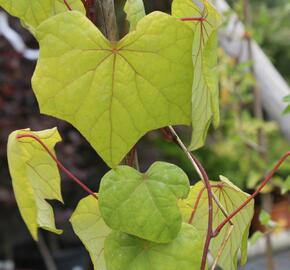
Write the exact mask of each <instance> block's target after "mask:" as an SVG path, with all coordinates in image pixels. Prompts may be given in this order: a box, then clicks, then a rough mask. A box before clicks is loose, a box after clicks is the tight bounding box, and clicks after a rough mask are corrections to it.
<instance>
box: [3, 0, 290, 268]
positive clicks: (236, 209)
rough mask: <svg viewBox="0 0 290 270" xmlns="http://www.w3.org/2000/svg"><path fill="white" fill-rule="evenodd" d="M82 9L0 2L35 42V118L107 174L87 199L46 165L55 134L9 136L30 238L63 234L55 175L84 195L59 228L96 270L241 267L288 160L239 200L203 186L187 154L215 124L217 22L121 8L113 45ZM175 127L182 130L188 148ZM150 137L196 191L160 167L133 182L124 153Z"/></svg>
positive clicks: (183, 9)
mask: <svg viewBox="0 0 290 270" xmlns="http://www.w3.org/2000/svg"><path fill="white" fill-rule="evenodd" d="M93 2H94V1H88V0H87V1H85V0H83V1H81V0H64V1H62V0H42V1H41V2H40V1H29V0H17V1H16V0H10V1H7V0H0V6H1V7H3V8H4V9H6V10H7V11H8V12H9V13H11V14H12V15H14V16H17V17H19V18H20V19H21V21H22V22H23V25H24V26H25V27H27V28H28V29H29V30H30V31H31V33H32V34H33V35H34V36H35V37H36V39H37V40H38V42H39V45H40V56H39V59H38V63H37V67H36V70H35V73H34V75H33V78H32V86H33V90H34V93H35V95H36V97H37V100H38V103H39V106H40V110H41V112H42V113H45V114H48V115H51V116H55V117H57V118H60V119H63V120H66V121H67V122H69V123H71V124H72V125H73V126H75V127H76V128H77V129H78V130H79V131H80V132H81V133H82V134H83V136H84V137H85V138H86V139H87V140H88V141H89V143H90V144H91V145H92V147H93V148H94V149H95V150H96V152H97V153H98V154H99V155H100V156H101V157H102V159H103V160H104V161H105V162H106V163H107V165H108V166H109V167H111V170H110V171H109V172H108V173H107V174H106V175H105V176H104V177H103V178H102V180H101V185H100V190H99V191H98V192H97V191H92V190H91V189H90V188H88V187H87V186H85V185H84V184H83V183H82V181H81V180H79V179H78V178H77V177H76V176H75V175H73V174H72V173H71V172H69V171H68V170H67V169H66V168H65V167H64V166H63V165H62V163H61V162H60V161H59V160H58V159H57V157H56V154H55V151H54V146H55V144H56V143H58V142H59V141H60V140H61V137H60V135H59V133H58V131H57V129H56V128H53V129H50V130H44V131H37V132H34V131H31V130H29V129H23V130H18V131H15V132H13V133H12V134H11V135H10V137H9V142H8V161H9V169H10V173H11V176H12V183H13V188H14V192H15V196H16V200H17V203H18V207H19V209H20V212H21V215H22V217H23V219H24V221H25V223H26V225H27V227H28V229H29V231H30V232H31V235H32V237H33V238H34V239H35V240H37V239H38V228H42V229H45V230H48V231H51V232H54V233H57V234H61V233H62V231H61V230H59V229H57V228H56V226H55V221H54V214H53V209H52V207H51V205H50V204H49V203H48V202H47V200H58V201H60V202H62V203H63V199H62V196H61V188H60V175H59V169H60V170H62V171H63V172H64V173H65V174H67V176H68V177H70V178H71V179H72V180H73V181H74V182H76V184H78V185H79V186H80V187H81V188H83V189H84V190H85V191H86V192H88V194H89V196H88V197H86V198H84V199H82V200H81V201H80V202H79V205H78V207H77V208H76V210H75V212H74V213H73V215H72V217H71V219H70V221H71V224H72V226H73V228H74V231H75V233H76V234H77V235H78V236H79V238H80V239H81V241H82V242H83V244H84V245H85V246H86V248H87V250H88V251H89V253H90V255H91V259H92V262H93V264H94V267H95V269H98V270H136V269H144V270H145V269H156V270H163V269H166V270H176V269H182V270H192V269H201V270H204V269H206V268H207V265H208V261H207V256H208V253H209V252H210V253H211V254H212V255H213V257H214V262H213V265H212V266H211V267H212V269H214V268H215V266H216V265H217V264H218V265H219V266H221V267H222V268H223V269H226V270H227V269H228V270H231V269H236V268H237V263H238V252H239V250H240V251H241V263H242V264H244V263H246V259H247V256H246V255H247V239H248V234H249V226H250V222H251V219H252V216H253V205H254V202H253V199H254V198H255V196H256V195H257V194H258V193H259V192H260V191H261V190H262V189H263V187H264V186H265V185H266V184H267V183H268V182H269V181H270V179H271V178H272V176H273V175H274V173H275V172H276V171H277V170H278V168H279V167H280V165H281V164H282V163H283V161H284V160H285V159H286V158H287V157H288V156H289V153H286V154H285V155H284V156H283V157H282V158H281V160H280V161H279V162H278V164H277V165H276V166H275V168H274V169H273V170H272V171H271V172H270V174H269V175H268V176H267V177H266V179H265V180H264V182H263V183H262V184H261V186H260V187H259V188H258V189H257V191H256V192H255V193H254V194H253V195H249V194H246V193H244V192H243V191H242V190H240V189H239V188H238V187H236V186H235V185H233V184H232V183H231V181H230V180H228V179H227V178H226V177H224V176H221V177H220V181H211V180H210V179H209V178H208V176H207V173H206V170H205V169H204V167H203V165H202V164H201V163H200V162H199V160H198V159H197V158H196V157H195V155H194V154H193V153H192V152H191V151H193V150H195V149H197V148H200V147H202V146H203V144H204V142H205V139H206V134H207V131H208V128H209V126H210V125H211V124H212V123H213V125H214V126H215V127H217V126H218V123H219V104H218V79H217V78H218V76H217V30H218V28H219V26H220V24H221V22H222V19H221V16H220V14H219V13H218V12H217V11H216V9H215V7H214V6H212V5H211V4H210V3H209V2H208V1H201V2H200V3H201V5H197V4H196V3H195V2H196V1H191V0H174V1H173V4H172V14H171V15H168V14H165V13H162V12H153V13H151V14H149V15H146V14H145V10H144V5H143V1H139V0H138V1H137V0H136V1H131V0H128V1H127V2H126V5H125V9H124V10H125V12H126V13H127V20H128V21H129V23H130V27H129V30H130V31H129V33H128V34H127V35H126V36H125V37H123V38H122V39H121V40H118V41H116V40H109V36H110V35H108V36H105V35H104V33H102V32H101V31H100V30H99V29H98V28H97V27H96V25H95V20H94V18H95V15H94V14H93V13H92V8H93V7H94V3H93ZM104 2H106V1H104ZM108 16H112V14H109V15H108ZM106 31H107V32H108V29H107V30H106ZM174 125H191V126H192V139H191V143H190V145H189V147H187V146H186V145H185V144H184V143H183V142H182V140H181V139H180V138H179V136H178V134H177V133H176V131H175V129H174V128H173V126H174ZM155 129H160V135H161V136H162V137H163V138H164V139H165V140H167V141H170V142H171V143H173V144H175V145H176V146H177V147H179V148H180V149H181V150H182V151H183V152H184V155H186V157H187V158H188V160H189V161H190V162H191V164H192V166H193V167H194V168H195V169H196V171H197V172H198V174H199V175H200V179H201V181H200V182H199V183H197V184H196V185H194V186H190V181H189V179H188V176H187V175H186V174H185V172H183V170H182V169H181V168H179V167H177V166H176V165H174V164H169V163H166V162H161V161H159V162H155V163H154V164H152V165H151V166H150V168H149V169H148V170H147V171H146V172H140V171H139V169H138V162H137V161H136V149H135V147H134V145H135V144H136V143H137V141H138V140H139V139H140V138H141V137H142V136H144V135H145V134H146V133H147V132H149V131H151V130H155ZM140 154H141V155H142V153H140ZM124 163H125V164H124ZM120 164H123V165H120Z"/></svg>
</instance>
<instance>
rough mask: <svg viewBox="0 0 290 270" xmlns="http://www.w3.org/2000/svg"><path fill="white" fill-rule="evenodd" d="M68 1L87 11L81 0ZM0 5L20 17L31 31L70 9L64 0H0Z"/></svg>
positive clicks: (75, 6) (71, 5)
mask: <svg viewBox="0 0 290 270" xmlns="http://www.w3.org/2000/svg"><path fill="white" fill-rule="evenodd" d="M68 3H69V5H70V7H71V8H72V9H74V10H78V11H80V12H82V13H85V9H84V6H83V4H82V2H81V0H68ZM0 7H2V8H4V9H5V10H6V11H7V12H9V13H10V14H11V15H13V16H15V17H18V18H19V19H20V20H21V21H22V22H23V24H24V25H26V26H27V28H28V29H29V30H30V31H31V32H34V31H35V28H36V27H37V26H38V25H39V24H40V23H42V22H43V21H44V20H46V19H48V18H49V17H52V16H54V15H55V14H58V13H60V12H63V11H66V10H68V8H67V7H66V5H65V4H64V2H63V0H0Z"/></svg>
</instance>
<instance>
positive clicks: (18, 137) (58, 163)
mask: <svg viewBox="0 0 290 270" xmlns="http://www.w3.org/2000/svg"><path fill="white" fill-rule="evenodd" d="M16 138H17V139H22V138H31V139H34V140H35V141H37V142H38V143H39V144H40V145H41V146H42V147H43V148H44V150H45V151H46V152H47V153H48V154H49V156H50V157H51V158H52V159H53V160H54V161H55V163H56V164H57V166H58V167H59V168H60V169H61V170H62V171H63V172H64V173H65V174H66V175H67V176H68V177H69V178H70V179H72V180H73V181H74V182H75V183H77V184H78V185H79V186H80V187H81V188H82V189H83V190H85V191H86V192H88V193H89V194H90V195H92V196H94V197H95V198H96V199H98V196H97V195H96V194H95V193H94V192H93V191H92V190H91V189H90V188H88V187H87V186H86V185H85V184H84V183H82V181H81V180H80V179H78V178H77V177H76V176H75V175H73V174H72V173H71V172H70V171H69V170H68V169H66V168H65V167H64V165H62V163H61V162H60V161H59V160H58V159H57V157H56V156H55V155H54V153H53V152H52V151H51V150H50V149H49V148H48V146H47V145H46V144H45V143H44V142H43V141H42V140H41V139H39V138H38V137H37V136H35V135H32V134H21V135H17V136H16Z"/></svg>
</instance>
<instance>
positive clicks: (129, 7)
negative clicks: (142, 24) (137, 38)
mask: <svg viewBox="0 0 290 270" xmlns="http://www.w3.org/2000/svg"><path fill="white" fill-rule="evenodd" d="M124 10H125V12H126V14H127V19H128V21H129V22H130V31H132V30H135V29H136V26H137V23H138V22H139V21H140V20H141V19H142V18H143V17H145V15H146V14H145V9H144V4H143V0H127V2H126V4H125V9H124Z"/></svg>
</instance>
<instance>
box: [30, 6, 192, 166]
mask: <svg viewBox="0 0 290 270" xmlns="http://www.w3.org/2000/svg"><path fill="white" fill-rule="evenodd" d="M37 39H38V40H39V42H40V48H41V50H40V59H39V61H38V64H37V68H36V72H35V74H34V76H33V81H32V82H33V89H34V91H35V93H36V96H37V99H38V101H39V104H40V108H41V111H42V112H43V113H46V114H49V115H53V116H56V117H59V118H61V119H64V120H66V121H68V122H70V123H71V124H73V125H74V126H75V127H76V128H78V129H79V130H80V131H81V133H82V134H83V135H84V136H85V137H86V139H87V140H88V141H89V142H90V143H91V145H92V146H93V147H94V149H95V150H96V151H97V152H98V153H99V155H100V156H101V157H102V158H103V159H104V160H105V162H106V163H107V164H108V165H109V166H111V167H114V166H116V165H118V164H119V163H120V161H121V160H122V159H123V157H124V156H125V155H126V154H127V153H128V151H129V150H130V149H131V148H132V147H133V145H134V144H135V143H136V142H137V141H138V140H139V139H140V138H141V137H142V136H143V135H144V134H145V133H147V132H148V131H150V130H153V129H157V128H160V127H164V126H168V125H175V124H187V125H189V124H190V123H191V88H192V70H193V67H192V61H191V58H192V56H191V54H192V39H193V33H192V31H191V29H189V28H188V27H187V26H186V25H185V24H183V23H182V22H180V21H178V20H176V19H175V18H173V17H171V16H169V15H166V14H164V13H161V12H154V13H151V14H150V15H148V16H146V17H145V18H143V19H142V20H141V21H140V22H139V24H138V26H137V30H136V31H133V32H131V33H130V34H128V35H127V36H126V37H125V38H123V39H122V40H121V41H120V42H118V43H116V44H114V45H113V44H110V43H109V41H108V40H107V39H105V38H104V36H103V35H102V34H101V32H100V31H99V30H98V29H97V28H96V27H95V26H94V25H93V24H92V23H91V22H90V21H89V20H88V19H87V18H86V17H85V16H83V15H82V14H81V13H79V12H66V13H62V14H60V15H57V16H55V17H53V18H51V19H49V20H47V21H45V22H44V23H43V24H42V25H41V26H40V27H39V29H38V31H37Z"/></svg>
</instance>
